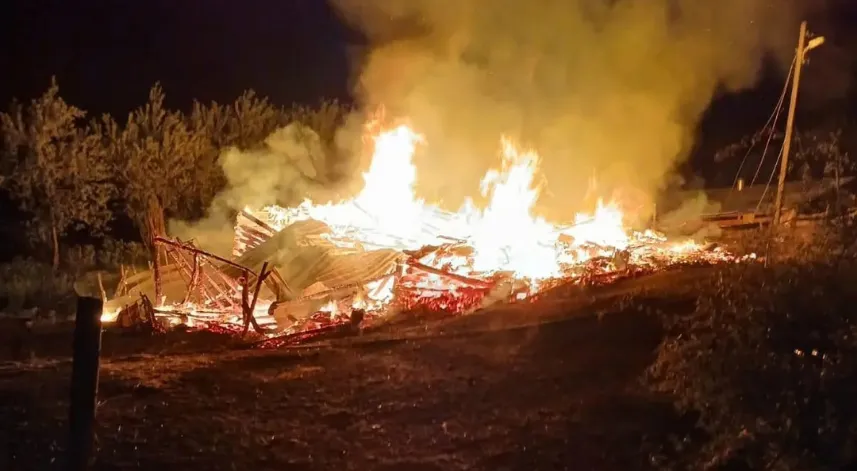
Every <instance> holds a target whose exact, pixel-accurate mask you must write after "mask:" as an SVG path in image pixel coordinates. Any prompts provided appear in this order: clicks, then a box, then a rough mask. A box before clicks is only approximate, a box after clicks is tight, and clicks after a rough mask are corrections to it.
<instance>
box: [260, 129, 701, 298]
mask: <svg viewBox="0 0 857 471" xmlns="http://www.w3.org/2000/svg"><path fill="white" fill-rule="evenodd" d="M371 139H372V141H373V144H374V153H373V157H372V161H371V165H370V166H369V169H368V171H367V172H365V173H364V174H363V179H364V182H365V185H364V187H363V189H362V191H361V192H360V193H359V194H358V195H357V196H356V197H355V198H354V199H352V200H349V201H345V202H341V203H337V204H327V205H316V204H314V203H313V202H311V201H304V202H303V203H302V204H301V205H299V206H297V207H295V208H282V207H278V206H269V207H267V208H265V210H266V212H267V214H268V215H269V218H270V222H271V224H272V225H273V226H274V227H275V228H276V229H282V228H283V227H285V226H287V225H289V224H291V223H293V222H295V221H298V220H303V219H316V220H320V221H323V222H325V223H327V224H328V225H329V226H330V227H331V230H332V234H331V240H333V241H334V243H338V244H342V245H343V246H351V245H353V243H354V241H355V240H356V241H360V242H361V243H362V244H363V245H364V247H369V248H371V247H389V248H395V249H402V250H416V249H419V248H420V247H424V246H428V245H442V244H447V243H449V241H450V240H460V241H462V244H463V245H466V246H468V247H469V248H470V249H471V251H472V252H471V253H470V254H469V256H461V255H458V256H438V255H436V254H432V255H429V256H427V257H426V258H425V259H424V260H422V261H423V262H424V263H427V264H430V265H434V266H443V267H444V268H445V269H447V270H451V271H453V272H455V273H457V274H462V275H469V276H474V277H483V278H484V277H489V276H491V275H493V274H496V273H498V272H504V273H508V274H510V275H511V276H513V277H514V278H518V279H522V280H526V281H528V282H530V283H532V284H533V285H534V286H535V285H537V284H538V282H539V281H541V280H546V279H552V278H559V277H563V276H564V273H565V271H566V270H565V269H566V268H568V267H569V266H571V265H575V264H580V263H583V262H585V261H587V260H590V259H592V258H593V257H596V256H605V255H608V254H610V253H613V252H615V251H621V250H626V249H627V248H628V247H629V246H630V245H631V243H632V240H634V239H640V238H645V239H647V240H649V241H653V240H657V241H658V242H663V240H662V239H661V238H659V237H658V236H656V235H655V234H653V233H651V232H646V233H634V232H632V231H629V230H628V229H627V228H626V227H625V225H624V216H623V212H622V210H621V209H620V208H619V207H618V206H617V205H616V204H615V203H604V202H603V201H598V204H597V206H596V207H595V208H594V210H593V212H592V213H590V214H585V213H578V214H573V215H570V216H571V217H569V220H570V221H572V222H570V223H568V224H555V223H550V222H548V221H546V220H545V219H543V218H541V217H538V216H536V215H534V214H533V207H534V206H535V204H536V202H537V201H538V198H539V188H538V186H537V185H535V181H536V174H537V172H538V169H539V156H538V154H537V153H536V152H535V151H534V150H527V149H520V148H519V147H517V146H516V145H515V144H514V143H513V142H512V141H511V140H510V139H508V138H505V137H504V138H502V139H501V142H500V149H501V155H500V162H499V164H500V165H499V168H496V169H492V170H489V171H488V172H487V173H486V174H485V176H484V178H483V179H482V182H481V193H482V195H483V196H484V197H486V198H487V201H488V202H487V204H486V205H485V206H484V208H477V207H476V204H475V203H474V202H473V201H472V200H467V201H466V202H465V204H464V205H463V207H462V208H460V209H459V210H458V211H457V212H454V213H450V212H446V211H443V210H441V209H440V208H438V207H436V206H433V205H430V204H427V203H426V202H424V201H423V200H421V199H419V198H417V197H416V195H415V193H414V183H415V182H416V179H417V169H416V166H415V165H414V163H413V156H414V153H415V152H416V150H417V148H418V147H419V146H420V145H424V144H426V143H425V139H424V137H423V136H421V135H420V134H419V133H417V132H416V131H414V130H413V129H411V128H410V127H408V126H407V125H399V126H396V127H393V128H391V129H386V130H382V131H380V132H378V133H377V134H375V135H373V136H371ZM248 209H249V208H248ZM681 243H682V244H683V246H684V247H688V246H691V245H692V246H694V247H697V248H698V246H696V245H695V244H693V243H692V242H688V241H683V242H681ZM685 250H689V249H687V248H686V249H685Z"/></svg>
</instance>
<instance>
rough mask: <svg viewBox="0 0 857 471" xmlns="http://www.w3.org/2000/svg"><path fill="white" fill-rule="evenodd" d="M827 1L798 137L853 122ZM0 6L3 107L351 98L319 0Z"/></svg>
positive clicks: (706, 142)
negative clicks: (57, 93) (52, 92)
mask: <svg viewBox="0 0 857 471" xmlns="http://www.w3.org/2000/svg"><path fill="white" fill-rule="evenodd" d="M808 1H810V0H808ZM811 1H814V0H811ZM818 1H822V0H818ZM826 1H827V2H828V3H830V4H831V7H830V8H829V9H828V11H827V12H826V13H825V15H824V16H823V17H818V18H809V20H810V22H811V23H810V29H811V30H813V31H814V32H817V33H819V34H824V35H825V36H826V37H827V39H828V42H827V44H825V46H824V47H822V48H821V49H819V50H817V51H813V53H812V57H811V63H810V65H809V67H808V68H807V69H805V72H804V79H803V82H802V88H801V108H800V109H801V116H800V117H799V121H798V122H799V124H800V125H801V126H804V127H809V126H812V125H815V123H819V122H823V121H825V120H832V119H839V118H842V117H849V116H853V117H855V118H857V113H855V112H854V111H852V110H853V109H854V108H855V106H854V104H855V103H857V99H855V97H857V93H855V89H854V86H853V84H854V75H855V73H854V72H855V69H857V68H855V67H854V60H855V58H857V40H855V37H857V33H854V32H852V30H854V29H855V28H854V27H853V26H852V25H857V5H855V4H857V2H855V1H853V0H826ZM0 3H2V6H0V34H2V35H3V44H4V45H5V47H4V48H2V50H0V70H2V71H3V73H2V78H0V80H2V86H0V102H3V103H7V102H9V100H10V99H11V98H13V97H18V98H22V99H28V98H31V97H34V96H36V95H38V94H39V93H40V92H41V91H43V90H44V89H45V88H46V86H47V85H48V82H49V78H50V76H51V75H56V76H57V77H58V80H59V84H60V89H61V93H62V95H63V97H65V98H66V99H67V100H68V101H70V102H71V103H73V104H75V105H77V106H80V107H82V108H84V109H86V110H88V111H89V112H91V113H102V112H109V113H114V114H117V115H120V116H121V115H124V114H125V113H127V112H128V111H129V110H131V109H132V108H134V107H136V106H138V105H140V104H142V103H143V102H144V101H145V99H146V96H147V92H148V89H149V87H150V86H151V85H152V84H153V83H154V82H155V81H161V83H162V84H163V86H164V88H165V90H166V92H167V99H168V103H169V104H170V105H172V106H174V107H178V108H187V107H188V106H189V105H190V103H191V101H192V100H193V99H194V98H195V99H199V100H201V101H209V100H216V101H220V102H228V101H231V100H233V99H234V98H235V97H236V96H238V95H239V94H240V93H241V92H242V91H243V90H245V89H248V88H253V89H255V90H256V91H257V92H259V93H260V94H262V95H266V96H268V97H270V98H271V99H272V101H274V102H275V103H278V104H289V103H292V102H298V103H305V104H312V103H315V102H318V101H319V100H320V99H322V98H325V97H328V98H340V99H346V100H347V99H349V76H350V70H351V65H350V64H349V61H348V49H349V47H350V46H352V45H354V44H356V43H358V42H359V40H360V38H359V36H358V35H357V34H355V33H354V32H351V31H349V30H348V29H347V28H346V27H345V26H344V25H343V24H342V23H341V22H340V21H339V19H338V18H337V16H336V14H335V13H334V12H333V11H332V9H331V8H330V7H329V6H328V5H327V3H326V2H325V1H323V0H246V1H243V2H235V1H227V0H148V1H139V0H137V1H134V0H89V1H85V0H42V1H39V0H4V1H3V2H0ZM795 40H797V31H796V32H795ZM782 84H783V71H781V70H776V68H773V67H770V68H769V70H768V72H767V73H766V75H765V77H764V78H763V80H762V81H761V82H760V84H759V86H758V87H756V88H755V89H753V90H749V91H747V92H744V93H741V94H739V95H732V96H728V97H725V98H721V99H718V100H716V101H715V103H714V105H713V106H712V108H711V109H710V112H709V113H708V115H707V116H706V117H705V120H704V122H703V124H702V126H701V132H700V136H701V139H700V143H699V149H698V150H697V152H695V154H694V158H693V159H692V161H693V162H694V164H695V165H697V166H699V167H700V168H702V167H705V166H706V165H703V163H707V162H708V161H709V160H710V155H711V153H712V152H713V149H716V148H717V146H721V145H723V144H724V143H728V142H729V141H730V140H734V139H737V138H739V137H740V136H741V135H744V134H749V133H752V132H754V131H756V130H757V129H758V128H760V127H761V126H762V124H764V122H765V120H766V119H767V116H768V115H769V114H770V112H771V110H772V109H773V106H774V104H775V103H776V100H777V97H778V96H779V92H780V90H781V88H782Z"/></svg>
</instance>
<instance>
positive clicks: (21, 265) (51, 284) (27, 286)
mask: <svg viewBox="0 0 857 471" xmlns="http://www.w3.org/2000/svg"><path fill="white" fill-rule="evenodd" d="M73 297H74V277H73V276H72V275H71V274H69V273H66V272H62V271H56V270H54V269H53V268H52V267H51V266H50V265H49V264H47V263H42V262H38V261H35V260H33V259H29V258H17V259H15V260H13V261H12V262H10V263H6V264H3V265H0V298H3V299H5V300H6V302H5V305H6V307H5V310H6V311H7V312H14V311H18V310H21V309H27V308H31V307H37V308H45V309H55V308H57V307H58V306H60V305H63V304H65V303H68V302H69V301H70V300H72V299H73Z"/></svg>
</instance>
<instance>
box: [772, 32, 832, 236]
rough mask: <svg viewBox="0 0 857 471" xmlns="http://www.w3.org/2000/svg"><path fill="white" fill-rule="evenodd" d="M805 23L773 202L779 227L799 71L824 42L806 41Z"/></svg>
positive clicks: (775, 222)
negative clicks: (809, 54)
mask: <svg viewBox="0 0 857 471" xmlns="http://www.w3.org/2000/svg"><path fill="white" fill-rule="evenodd" d="M806 39H807V31H806V21H803V22H801V24H800V37H798V42H797V51H796V52H795V64H794V78H793V79H792V93H791V99H790V101H789V115H788V119H787V120H786V133H785V137H784V138H783V156H782V162H780V178H779V180H778V181H777V197H776V200H775V201H774V224H773V225H774V226H779V225H780V218H781V217H782V210H783V190H784V189H785V185H786V172H787V171H788V168H789V151H790V150H791V144H792V131H793V129H794V122H795V108H797V95H798V87H800V71H801V68H803V59H804V56H805V55H806V53H807V52H809V50H810V49H813V48H816V47H818V46H820V45H821V44H822V43H823V42H824V36H818V37H816V38H813V39H811V40H809V43H807V41H806Z"/></svg>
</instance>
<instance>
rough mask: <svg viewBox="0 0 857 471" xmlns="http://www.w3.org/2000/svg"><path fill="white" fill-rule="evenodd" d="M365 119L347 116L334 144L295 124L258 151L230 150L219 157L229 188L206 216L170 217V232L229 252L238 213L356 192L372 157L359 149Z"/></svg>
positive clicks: (274, 136)
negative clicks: (361, 170) (363, 167)
mask: <svg viewBox="0 0 857 471" xmlns="http://www.w3.org/2000/svg"><path fill="white" fill-rule="evenodd" d="M362 121H363V119H362V118H361V117H360V116H358V115H357V114H355V115H352V116H349V117H347V119H346V120H345V123H344V124H343V126H342V127H341V128H340V129H339V130H338V132H337V134H336V137H335V141H334V142H332V143H324V142H322V139H321V138H320V137H319V135H318V134H317V133H316V132H315V131H313V130H312V129H310V128H309V127H307V126H305V125H303V124H300V123H292V124H289V125H287V126H285V127H283V128H280V129H278V130H276V131H275V132H273V133H272V134H271V135H270V136H268V138H267V139H266V140H265V142H264V145H263V146H261V147H259V148H258V149H254V150H241V149H237V148H230V149H226V150H225V151H224V152H223V154H222V155H221V156H220V165H221V167H222V169H223V173H224V175H225V177H226V181H227V185H226V189H225V190H224V191H222V192H220V193H219V194H218V195H217V196H215V198H214V201H213V203H212V205H211V207H210V208H209V209H208V211H207V214H206V217H205V218H203V219H202V220H199V221H194V222H187V221H170V224H169V232H170V234H171V235H173V236H175V237H178V238H180V239H182V240H190V239H193V240H194V241H195V242H196V243H197V244H199V245H200V246H201V247H202V248H204V249H206V250H209V251H212V252H214V253H217V254H220V255H228V254H229V253H230V251H231V249H232V243H233V237H234V228H235V214H236V212H237V211H240V210H241V209H243V208H245V207H250V208H253V209H259V208H262V207H264V206H268V205H273V204H276V205H280V206H292V205H297V204H300V203H301V202H302V201H304V200H305V199H311V200H312V201H314V202H316V203H325V202H329V201H339V200H342V199H344V198H348V197H351V196H353V195H355V194H356V193H357V191H359V190H360V180H359V178H357V177H358V176H359V172H358V171H357V169H358V168H360V166H361V164H362V162H361V159H363V158H366V157H367V156H365V155H363V153H362V152H361V149H360V147H361V146H360V137H361V133H362Z"/></svg>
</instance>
